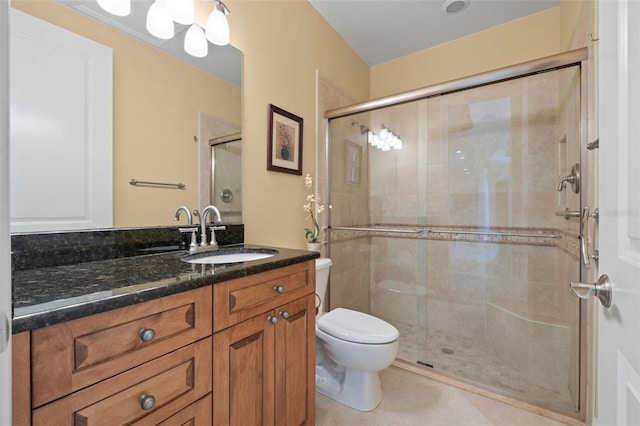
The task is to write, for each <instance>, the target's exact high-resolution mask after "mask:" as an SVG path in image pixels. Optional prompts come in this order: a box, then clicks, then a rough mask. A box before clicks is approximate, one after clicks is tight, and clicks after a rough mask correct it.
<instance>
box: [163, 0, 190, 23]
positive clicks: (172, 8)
mask: <svg viewBox="0 0 640 426" xmlns="http://www.w3.org/2000/svg"><path fill="white" fill-rule="evenodd" d="M167 10H168V11H169V16H170V17H171V19H173V20H174V21H175V22H177V23H178V24H183V25H191V24H193V19H194V13H193V0H167Z"/></svg>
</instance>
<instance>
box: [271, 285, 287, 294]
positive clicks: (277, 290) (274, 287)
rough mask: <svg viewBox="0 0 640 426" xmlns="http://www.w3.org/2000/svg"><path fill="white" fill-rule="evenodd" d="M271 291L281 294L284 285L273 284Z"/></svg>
mask: <svg viewBox="0 0 640 426" xmlns="http://www.w3.org/2000/svg"><path fill="white" fill-rule="evenodd" d="M273 291H275V292H276V293H278V294H282V293H284V286H281V285H274V286H273Z"/></svg>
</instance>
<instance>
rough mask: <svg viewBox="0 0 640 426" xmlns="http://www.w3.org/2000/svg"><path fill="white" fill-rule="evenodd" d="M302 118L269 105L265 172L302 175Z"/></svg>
mask: <svg viewBox="0 0 640 426" xmlns="http://www.w3.org/2000/svg"><path fill="white" fill-rule="evenodd" d="M302 122H303V120H302V118H300V117H298V116H297V115H293V114H291V113H290V112H287V111H285V110H283V109H282V108H278V107H277V106H275V105H269V137H268V143H267V170H273V171H276V172H282V173H291V174H294V175H302Z"/></svg>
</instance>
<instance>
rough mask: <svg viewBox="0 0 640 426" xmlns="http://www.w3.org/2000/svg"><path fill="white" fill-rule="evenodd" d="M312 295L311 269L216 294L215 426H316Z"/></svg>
mask: <svg viewBox="0 0 640 426" xmlns="http://www.w3.org/2000/svg"><path fill="white" fill-rule="evenodd" d="M260 278H262V279H260ZM280 287H283V288H280ZM265 289H266V290H268V291H265ZM314 289H315V263H314V262H306V263H304V264H299V265H293V266H292V267H288V268H282V269H278V270H276V271H271V272H269V273H266V274H259V275H256V276H254V277H253V278H252V279H239V280H234V281H229V282H228V283H227V285H226V286H220V287H219V288H218V287H217V286H216V287H214V306H216V308H218V307H221V305H222V303H221V301H224V302H225V306H226V307H227V312H225V313H224V315H225V316H224V317H223V318H220V319H219V316H222V315H223V314H221V312H223V311H222V310H216V311H214V330H217V329H218V328H219V327H221V325H220V323H222V324H224V325H229V326H228V327H227V328H224V329H222V330H220V331H218V332H216V333H215V334H214V337H213V374H214V376H213V383H214V387H213V389H214V391H213V393H214V395H215V398H214V405H213V420H214V424H216V425H242V426H245V425H310V424H314V422H315V294H314ZM238 306H240V308H238ZM221 309H222V308H221ZM256 314H257V315H256ZM251 315H253V316H251ZM229 316H232V317H235V319H236V320H235V321H232V322H231V324H229V321H228V318H229ZM246 317H249V318H247V319H244V318H246ZM240 319H242V320H240Z"/></svg>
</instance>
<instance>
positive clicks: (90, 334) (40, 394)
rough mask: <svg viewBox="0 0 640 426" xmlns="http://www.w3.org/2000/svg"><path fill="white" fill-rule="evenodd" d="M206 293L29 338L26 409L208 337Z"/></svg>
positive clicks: (208, 295)
mask: <svg viewBox="0 0 640 426" xmlns="http://www.w3.org/2000/svg"><path fill="white" fill-rule="evenodd" d="M211 329H212V327H211V288H210V287H206V288H200V289H197V290H192V291H187V292H184V293H179V294H175V295H172V296H167V297H162V298H160V299H156V300H152V301H149V302H145V303H140V304H137V305H132V306H127V307H125V308H120V309H115V310H113V311H108V312H104V313H100V314H96V315H91V316H89V317H84V318H79V319H76V320H72V321H67V322H63V323H60V324H56V325H53V326H50V327H44V328H39V329H36V330H33V331H32V332H31V371H32V373H31V374H32V377H31V381H32V398H33V399H32V408H35V407H39V406H41V405H43V404H46V403H48V402H50V401H53V400H54V399H58V398H60V397H62V396H65V395H67V394H69V393H71V392H75V391H76V390H78V389H82V388H85V387H87V386H90V385H92V384H94V383H97V382H99V381H100V380H104V379H106V378H108V377H111V376H114V375H115V374H118V373H121V372H123V371H126V370H128V369H130V368H132V367H135V366H138V365H140V364H142V363H144V362H146V361H148V360H150V359H153V358H156V357H158V356H160V355H163V354H167V353H169V352H172V351H174V350H176V349H178V348H180V347H182V346H185V345H187V344H189V343H192V342H195V341H196V340H198V339H202V338H205V337H207V336H210V335H211Z"/></svg>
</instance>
